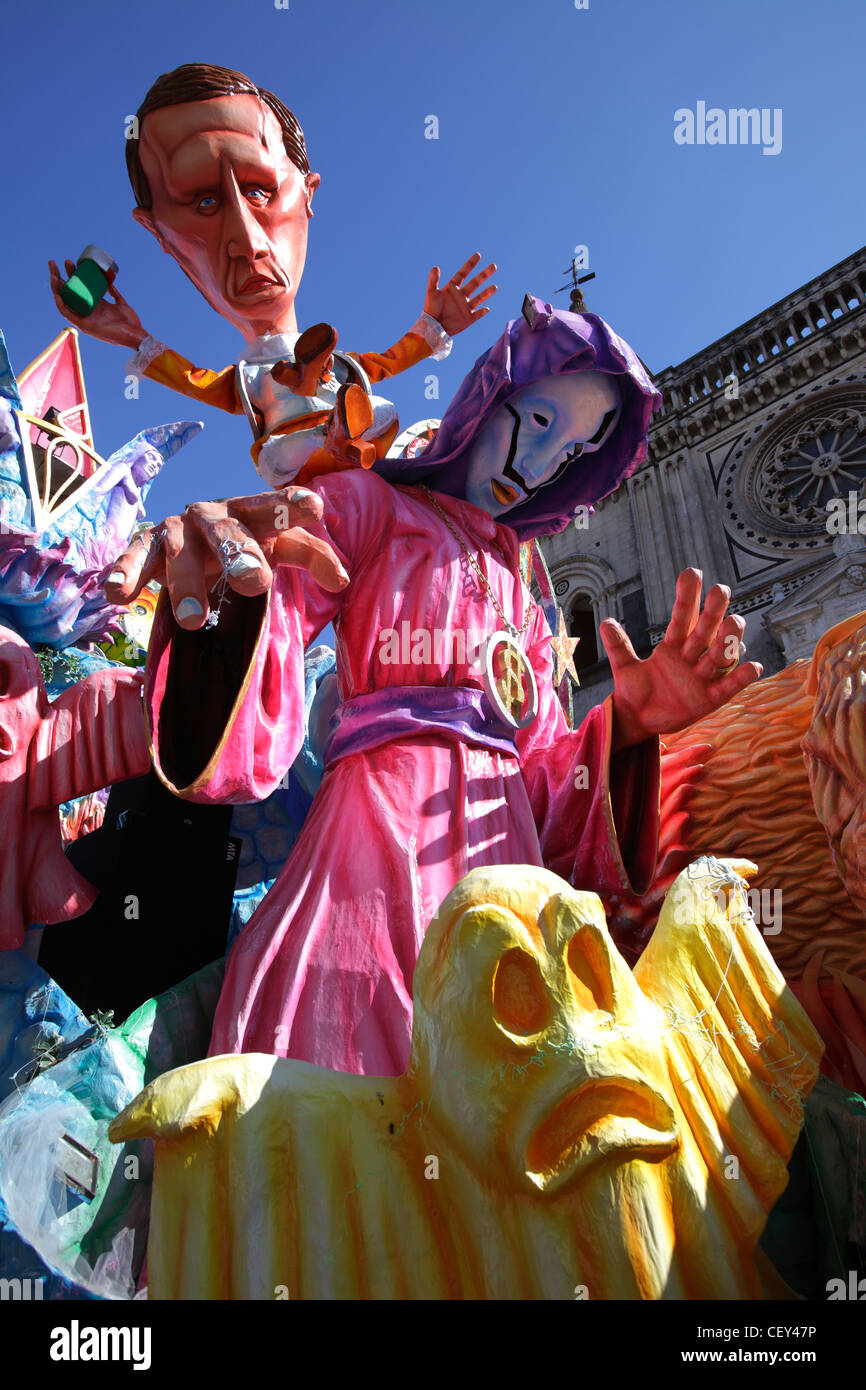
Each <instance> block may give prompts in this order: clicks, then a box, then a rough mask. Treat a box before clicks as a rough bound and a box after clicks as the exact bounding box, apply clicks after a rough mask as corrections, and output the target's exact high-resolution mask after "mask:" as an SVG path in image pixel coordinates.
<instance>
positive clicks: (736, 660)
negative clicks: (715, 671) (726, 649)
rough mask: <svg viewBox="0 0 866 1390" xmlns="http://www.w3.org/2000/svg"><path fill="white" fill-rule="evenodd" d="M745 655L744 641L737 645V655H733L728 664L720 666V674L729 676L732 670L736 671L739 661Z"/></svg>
mask: <svg viewBox="0 0 866 1390" xmlns="http://www.w3.org/2000/svg"><path fill="white" fill-rule="evenodd" d="M745 655H746V644H745V642H741V643H740V645H739V647H738V648H737V655H736V656H735V657H734V659H733V661H732V662H731V663H730V665H728V666H725V667H723V668H722V675H723V676H729V675H730V674H731V672H732V671H736V669H737V667H738V666H739V664H740V662H741V661H742V659H743V657H744V656H745Z"/></svg>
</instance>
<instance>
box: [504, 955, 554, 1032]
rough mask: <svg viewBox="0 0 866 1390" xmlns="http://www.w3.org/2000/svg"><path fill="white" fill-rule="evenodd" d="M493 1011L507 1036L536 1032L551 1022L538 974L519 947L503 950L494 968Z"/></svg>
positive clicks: (544, 989) (547, 998)
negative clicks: (506, 1031) (507, 1033)
mask: <svg viewBox="0 0 866 1390" xmlns="http://www.w3.org/2000/svg"><path fill="white" fill-rule="evenodd" d="M493 1011H494V1013H495V1015H496V1017H497V1019H498V1020H499V1022H500V1023H501V1024H502V1026H503V1027H504V1028H506V1029H507V1030H508V1032H509V1033H517V1034H523V1035H529V1034H532V1033H538V1032H540V1031H541V1029H542V1028H544V1027H545V1026H546V1024H547V1023H548V1022H549V1021H550V999H549V997H548V993H547V989H546V988H545V984H544V980H543V979H542V977H541V971H540V970H539V968H538V964H537V962H536V961H535V959H534V958H533V957H532V956H530V955H529V954H528V953H527V952H526V951H522V950H521V949H520V947H515V949H514V950H512V951H506V953H505V955H504V956H503V957H502V959H501V960H500V962H499V965H498V966H497V969H496V979H495V980H494V983H493Z"/></svg>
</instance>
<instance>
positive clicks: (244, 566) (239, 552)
mask: <svg viewBox="0 0 866 1390" xmlns="http://www.w3.org/2000/svg"><path fill="white" fill-rule="evenodd" d="M217 554H218V555H219V557H220V564H221V565H222V571H223V574H230V575H231V576H232V577H233V578H234V579H238V578H241V577H242V576H243V575H245V574H252V573H253V571H254V570H257V569H259V568H260V565H259V561H258V560H257V559H256V557H255V555H252V554H251V553H250V551H248V550H244V548H243V546H242V545H239V544H238V542H237V541H233V540H228V539H226V540H224V541H220V543H219V546H218V549H217Z"/></svg>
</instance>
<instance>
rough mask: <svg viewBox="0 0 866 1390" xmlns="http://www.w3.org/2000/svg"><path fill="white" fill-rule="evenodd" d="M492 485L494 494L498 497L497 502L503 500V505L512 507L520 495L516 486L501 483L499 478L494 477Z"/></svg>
mask: <svg viewBox="0 0 866 1390" xmlns="http://www.w3.org/2000/svg"><path fill="white" fill-rule="evenodd" d="M492 486H493V496H494V497H495V498H496V500H497V502H501V503H502V504H503V506H506V507H510V506H511V504H512V502H516V501H517V499H518V497H519V496H520V493H519V492H518V491H517V488H516V487H509V486H508V484H507V483H500V481H499V479H498V478H494V479H493V483H492Z"/></svg>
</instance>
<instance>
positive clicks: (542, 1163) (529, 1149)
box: [525, 1077, 679, 1191]
mask: <svg viewBox="0 0 866 1390" xmlns="http://www.w3.org/2000/svg"><path fill="white" fill-rule="evenodd" d="M678 1143H679V1134H678V1127H677V1120H676V1115H675V1112H674V1110H673V1107H672V1106H671V1105H670V1104H669V1103H668V1102H667V1101H666V1100H665V1099H664V1097H663V1096H661V1095H659V1093H658V1091H656V1090H654V1089H653V1088H652V1087H651V1086H647V1085H645V1084H644V1083H642V1082H640V1081H633V1080H631V1079H629V1078H626V1077H593V1078H592V1079H590V1080H589V1081H585V1082H584V1083H583V1085H581V1086H579V1087H578V1088H577V1090H574V1091H571V1092H570V1093H569V1094H568V1095H566V1096H565V1097H564V1099H563V1100H561V1101H560V1102H559V1103H558V1104H557V1105H556V1106H554V1108H553V1110H552V1111H551V1112H550V1114H549V1115H547V1117H546V1118H545V1119H544V1120H542V1121H541V1123H540V1124H539V1125H537V1126H536V1128H535V1129H534V1130H533V1133H532V1135H531V1137H530V1140H529V1143H528V1144H527V1146H526V1164H525V1166H526V1173H527V1176H528V1177H529V1178H530V1179H531V1180H532V1182H534V1183H535V1184H536V1186H537V1187H539V1188H540V1189H541V1190H542V1191H555V1190H556V1189H557V1188H559V1187H562V1186H563V1185H564V1184H565V1183H566V1182H569V1181H570V1180H571V1179H572V1178H574V1177H576V1176H578V1175H583V1174H584V1173H586V1172H587V1171H588V1169H589V1168H590V1167H591V1166H592V1165H593V1164H595V1163H597V1162H600V1161H601V1160H602V1159H604V1158H606V1157H607V1156H608V1155H609V1154H613V1153H617V1154H619V1155H622V1154H623V1153H624V1152H626V1151H630V1152H633V1153H634V1154H635V1155H636V1156H639V1157H641V1158H646V1159H658V1158H664V1157H665V1156H666V1155H667V1154H670V1153H673V1152H674V1150H675V1149H676V1148H677V1146H678Z"/></svg>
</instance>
